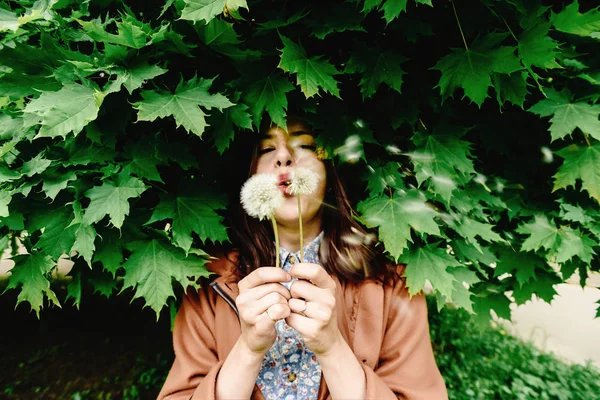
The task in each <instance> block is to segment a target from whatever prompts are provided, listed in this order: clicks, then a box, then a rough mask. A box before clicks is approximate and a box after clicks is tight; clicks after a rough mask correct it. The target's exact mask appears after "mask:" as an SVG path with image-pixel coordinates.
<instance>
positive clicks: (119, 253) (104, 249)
mask: <svg viewBox="0 0 600 400" xmlns="http://www.w3.org/2000/svg"><path fill="white" fill-rule="evenodd" d="M101 239H102V240H101V241H100V242H99V243H98V248H97V249H96V252H95V253H94V258H93V259H92V262H94V263H95V262H100V263H101V264H102V267H103V269H104V270H106V271H108V272H110V273H111V274H112V276H113V278H114V277H115V276H116V273H117V271H118V270H119V268H121V264H122V263H123V249H124V242H123V240H122V238H121V237H120V236H118V235H116V234H114V233H109V234H102V235H101Z"/></svg>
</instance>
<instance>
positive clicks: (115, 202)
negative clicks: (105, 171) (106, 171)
mask: <svg viewBox="0 0 600 400" xmlns="http://www.w3.org/2000/svg"><path fill="white" fill-rule="evenodd" d="M146 189H147V186H146V185H144V183H143V182H142V181H141V180H139V179H137V178H134V177H132V176H130V175H127V174H124V173H121V174H119V175H118V176H117V179H116V181H115V182H111V181H104V183H103V184H102V186H94V187H93V188H91V189H90V190H88V191H87V192H85V197H87V198H89V199H90V200H91V202H90V204H89V206H88V207H87V208H86V210H85V214H84V215H83V220H82V223H83V224H86V225H91V224H92V223H96V222H99V221H100V220H101V219H102V218H104V216H105V215H108V216H109V217H110V221H111V222H112V224H113V225H114V226H115V227H117V228H119V229H120V228H121V226H123V221H124V220H125V216H126V215H127V214H129V202H128V200H129V199H131V198H135V197H139V196H140V195H141V194H142V193H143V192H144V191H145V190H146Z"/></svg>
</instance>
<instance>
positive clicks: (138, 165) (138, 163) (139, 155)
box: [123, 142, 163, 183]
mask: <svg viewBox="0 0 600 400" xmlns="http://www.w3.org/2000/svg"><path fill="white" fill-rule="evenodd" d="M126 154H127V156H128V157H130V158H132V160H131V162H130V163H129V164H127V165H126V166H125V168H124V169H123V172H124V173H131V174H133V175H136V176H138V177H139V178H145V179H148V180H150V181H155V182H161V183H162V182H163V180H162V179H161V177H160V173H159V172H158V169H157V168H156V166H157V165H160V164H162V162H161V160H160V159H159V158H158V156H157V151H156V145H155V143H153V142H142V143H139V144H137V143H136V144H135V145H134V146H131V147H130V148H128V149H127V150H126Z"/></svg>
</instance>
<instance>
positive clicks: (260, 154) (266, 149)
mask: <svg viewBox="0 0 600 400" xmlns="http://www.w3.org/2000/svg"><path fill="white" fill-rule="evenodd" d="M273 150H275V149H274V148H272V147H266V148H264V149H260V150H258V155H259V156H262V155H263V154H267V153H269V152H271V151H273Z"/></svg>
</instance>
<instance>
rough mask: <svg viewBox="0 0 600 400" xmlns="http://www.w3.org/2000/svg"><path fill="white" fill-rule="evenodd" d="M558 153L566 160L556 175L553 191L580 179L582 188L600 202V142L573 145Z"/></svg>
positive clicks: (573, 183)
mask: <svg viewBox="0 0 600 400" xmlns="http://www.w3.org/2000/svg"><path fill="white" fill-rule="evenodd" d="M557 154H558V155H559V156H561V157H562V158H564V160H565V161H564V163H563V165H561V166H560V168H559V169H558V171H557V173H556V175H554V188H553V189H552V191H556V190H558V189H564V188H567V187H569V186H571V185H573V186H575V183H576V182H577V180H578V179H579V180H581V188H582V190H586V191H587V192H588V194H589V195H590V196H591V197H593V198H594V199H596V200H597V201H598V202H600V143H596V144H594V145H593V146H586V147H578V146H576V145H571V146H569V147H566V148H564V149H562V150H560V151H558V152H557Z"/></svg>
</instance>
